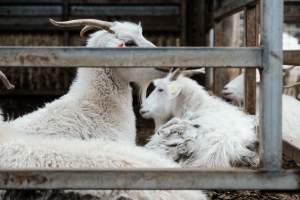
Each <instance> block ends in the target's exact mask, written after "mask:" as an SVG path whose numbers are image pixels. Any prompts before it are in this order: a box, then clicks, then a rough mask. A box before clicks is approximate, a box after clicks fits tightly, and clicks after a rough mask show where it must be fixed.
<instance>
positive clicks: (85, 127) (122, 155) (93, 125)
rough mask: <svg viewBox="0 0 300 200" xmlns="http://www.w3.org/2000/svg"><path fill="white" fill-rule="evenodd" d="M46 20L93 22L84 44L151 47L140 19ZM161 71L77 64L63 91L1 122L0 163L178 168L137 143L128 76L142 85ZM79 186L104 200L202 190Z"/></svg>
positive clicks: (187, 195)
mask: <svg viewBox="0 0 300 200" xmlns="http://www.w3.org/2000/svg"><path fill="white" fill-rule="evenodd" d="M51 23H53V24H54V25H56V26H60V27H70V26H72V27H74V26H80V27H83V30H82V31H81V33H82V34H84V33H85V32H86V30H88V29H89V30H90V29H92V28H96V29H104V30H98V31H96V32H95V33H93V34H91V35H90V36H89V38H88V40H87V47H110V48H122V47H131V46H136V47H155V45H154V44H152V43H151V42H150V41H148V40H147V39H145V37H144V36H143V33H142V27H141V25H137V24H134V23H130V22H105V21H101V20H86V19H79V20H71V21H66V22H56V21H54V20H51ZM163 75H164V73H162V72H160V71H158V70H156V69H152V68H126V69H124V68H79V69H78V72H77V76H76V79H75V81H74V82H73V83H72V85H71V87H70V90H69V91H68V92H67V94H65V95H64V96H62V97H61V98H59V99H57V100H55V101H54V102H51V103H49V104H47V105H46V106H45V107H43V108H41V109H38V110H37V111H34V112H32V113H30V114H27V115H24V116H22V117H20V118H17V119H16V120H14V121H10V122H1V123H0V161H4V160H5V162H0V167H2V168H7V167H9V168H26V167H40V168H54V167H56V168H76V167H85V168H87V167H90V169H91V168H92V167H93V168H116V167H124V168H126V167H151V166H153V162H151V160H155V162H156V163H155V167H158V166H163V167H179V166H177V165H176V164H175V163H173V162H171V161H170V160H169V159H167V158H165V157H163V156H161V155H159V154H156V153H154V152H152V151H149V150H148V151H147V150H146V149H144V148H138V147H136V145H135V137H136V126H135V121H136V120H135V115H134V112H133V107H132V94H131V87H130V85H129V83H130V82H136V83H137V84H138V85H140V86H143V85H144V84H146V83H148V82H150V81H151V80H153V79H154V78H157V77H162V76H163ZM16 138H17V139H16ZM40 144H44V145H40ZM79 144H80V147H79ZM92 144H93V145H92ZM91 146H94V147H95V148H94V150H92V151H91V150H89V149H90V147H91ZM52 147H53V149H52ZM54 149H55V150H54ZM5 152H6V153H5ZM7 152H14V153H12V154H9V153H7ZM133 152H134V153H133ZM33 154H34V156H33ZM151 157H152V158H153V159H150V158H151ZM85 161H86V162H85ZM14 192H15V193H14V197H15V196H20V197H22V192H23V191H14ZM66 192H67V191H66ZM20 193H21V194H20ZM78 193H85V194H89V195H92V196H94V197H95V199H104V200H117V199H131V200H139V199H145V200H152V199H157V200H160V199H161V200H162V199H164V200H179V199H188V200H189V199H192V200H194V199H195V200H196V199H199V200H205V199H206V197H205V195H204V194H203V193H202V192H201V191H116V190H114V191H107V190H99V191H78ZM46 194H47V193H46ZM46 194H45V195H46ZM6 196H9V195H6ZM40 196H41V195H39V197H40ZM24 199H25V197H24V198H23V197H22V200H24ZM80 199H81V198H80Z"/></svg>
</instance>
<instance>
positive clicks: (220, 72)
mask: <svg viewBox="0 0 300 200" xmlns="http://www.w3.org/2000/svg"><path fill="white" fill-rule="evenodd" d="M237 17H239V16H237V15H232V16H230V17H227V18H225V19H223V20H222V21H220V22H215V38H214V45H215V46H238V44H237V42H236V41H238V40H239V34H236V33H238V32H239V31H238V30H236V28H237V27H238V25H237V24H235V23H236V20H237V19H238V18H237ZM238 73H239V70H237V69H214V76H213V77H214V84H213V91H214V94H216V95H218V96H220V95H221V92H222V90H223V87H224V85H226V84H227V83H228V82H229V80H230V78H233V77H232V76H231V74H235V75H237V74H238Z"/></svg>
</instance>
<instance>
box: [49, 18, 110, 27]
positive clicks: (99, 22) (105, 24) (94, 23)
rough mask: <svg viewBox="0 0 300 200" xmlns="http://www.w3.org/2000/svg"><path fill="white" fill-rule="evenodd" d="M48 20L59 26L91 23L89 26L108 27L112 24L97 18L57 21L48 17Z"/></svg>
mask: <svg viewBox="0 0 300 200" xmlns="http://www.w3.org/2000/svg"><path fill="white" fill-rule="evenodd" d="M49 21H50V22H51V23H52V24H53V25H55V26H59V27H76V26H85V25H91V26H96V27H101V28H107V29H109V28H110V27H111V25H112V23H111V22H107V21H102V20H97V19H74V20H69V21H63V22H58V21H55V20H53V19H51V18H50V19H49Z"/></svg>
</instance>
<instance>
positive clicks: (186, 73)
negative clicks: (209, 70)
mask: <svg viewBox="0 0 300 200" xmlns="http://www.w3.org/2000/svg"><path fill="white" fill-rule="evenodd" d="M195 74H205V70H204V68H199V69H191V70H184V71H183V72H182V75H184V76H187V77H191V76H193V75H195Z"/></svg>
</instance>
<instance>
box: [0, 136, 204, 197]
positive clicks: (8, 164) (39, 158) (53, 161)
mask: <svg viewBox="0 0 300 200" xmlns="http://www.w3.org/2000/svg"><path fill="white" fill-rule="evenodd" d="M0 140H1V141H2V142H4V143H3V144H1V145H0V152H1V154H0V168H7V169H11V168H13V169H16V168H18V169H20V168H31V169H32V168H42V169H49V168H51V169H53V168H63V169H66V168H67V169H78V168H81V169H99V168H106V169H113V168H137V167H138V168H149V167H154V168H158V167H167V168H178V167H179V166H177V165H176V164H175V163H174V162H172V161H170V160H169V159H167V158H165V157H164V156H162V155H158V154H155V153H154V152H151V151H150V150H147V149H145V148H142V147H137V146H134V145H128V144H126V142H124V143H122V142H120V141H118V142H109V143H108V142H107V141H103V140H99V139H93V140H88V141H83V140H81V139H67V138H60V139H57V138H53V137H47V138H45V137H42V136H27V137H16V135H13V134H11V135H9V136H7V135H5V136H4V137H0ZM68 192H70V191H65V193H64V194H68ZM73 192H74V193H77V194H78V195H82V194H89V195H91V196H94V197H97V198H99V199H104V200H117V199H122V198H121V197H123V198H124V199H126V198H127V199H130V200H140V199H145V200H153V199H155V200H173V199H176V200H181V199H192V200H206V197H205V195H204V194H203V193H202V192H201V191H141V190H140V191H130V190H128V191H124V190H122V191H121V190H97V191H76V192H75V191H73ZM125 197H126V198H125ZM0 199H1V198H0Z"/></svg>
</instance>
